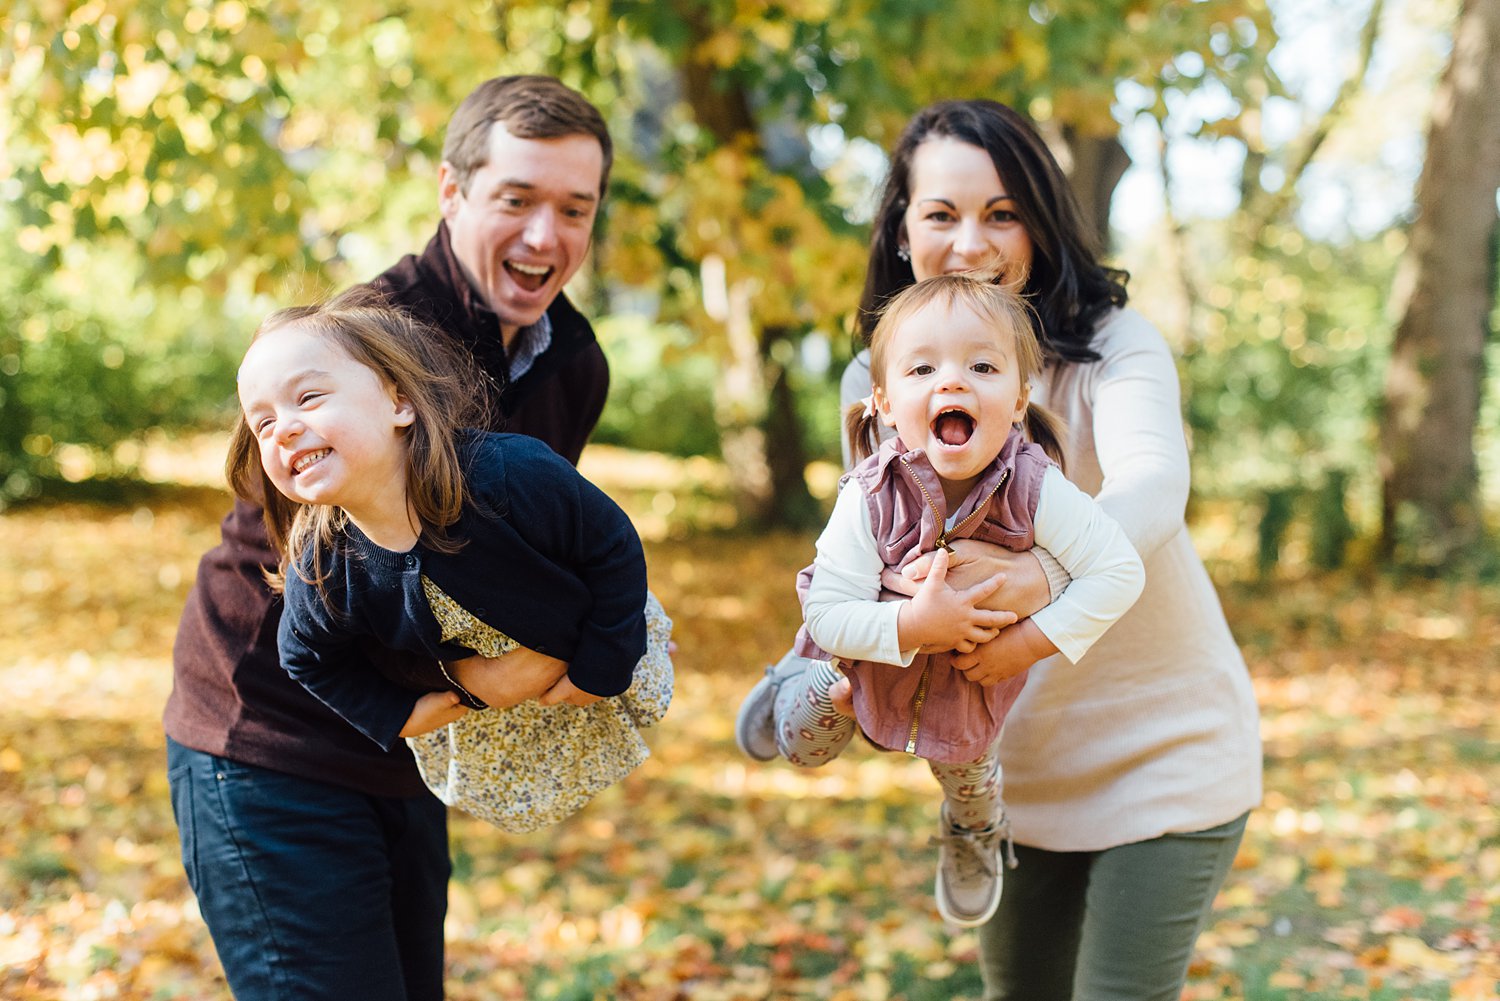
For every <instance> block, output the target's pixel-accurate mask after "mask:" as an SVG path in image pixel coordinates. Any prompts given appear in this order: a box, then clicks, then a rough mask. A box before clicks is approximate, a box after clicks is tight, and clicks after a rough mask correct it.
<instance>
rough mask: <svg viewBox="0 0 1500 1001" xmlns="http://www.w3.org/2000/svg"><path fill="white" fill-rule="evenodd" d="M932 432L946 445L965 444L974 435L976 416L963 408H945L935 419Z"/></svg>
mask: <svg viewBox="0 0 1500 1001" xmlns="http://www.w3.org/2000/svg"><path fill="white" fill-rule="evenodd" d="M932 433H933V435H934V436H935V437H936V438H937V440H938V441H940V442H942V443H943V444H944V445H963V444H965V443H966V442H968V440H969V439H970V438H972V437H973V436H974V418H973V417H970V416H969V415H968V414H966V413H964V412H963V411H962V410H944V411H943V412H942V413H940V414H938V415H937V417H936V418H935V419H934V420H933V422H932Z"/></svg>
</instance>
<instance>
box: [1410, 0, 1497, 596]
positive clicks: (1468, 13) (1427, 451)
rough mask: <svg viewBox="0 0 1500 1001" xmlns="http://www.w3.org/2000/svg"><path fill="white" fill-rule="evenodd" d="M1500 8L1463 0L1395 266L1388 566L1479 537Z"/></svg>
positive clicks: (1432, 564)
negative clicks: (1398, 287) (1398, 288)
mask: <svg viewBox="0 0 1500 1001" xmlns="http://www.w3.org/2000/svg"><path fill="white" fill-rule="evenodd" d="M1496 52H1500V0H1465V2H1464V4H1463V8H1462V10H1461V12H1460V14H1459V18H1458V25H1457V28H1456V29H1455V31H1454V37H1453V53H1452V55H1451V56H1450V57H1449V62H1448V67H1447V69H1446V70H1445V71H1444V73H1443V79H1442V82H1441V84H1440V85H1439V87H1438V90H1437V94H1436V97H1435V99H1434V104H1433V114H1432V124H1431V127H1430V130H1429V133H1428V139H1427V159H1426V161H1425V162H1424V163H1423V165H1422V176H1421V179H1420V180H1419V181H1418V182H1417V194H1416V209H1417V218H1416V222H1415V223H1414V224H1413V226H1412V232H1411V243H1410V245H1409V247H1408V249H1407V251H1406V255H1405V257H1404V258H1403V260H1402V271H1403V274H1402V280H1401V284H1402V286H1403V287H1406V288H1410V289H1411V297H1410V300H1409V302H1408V303H1407V306H1406V312H1405V315H1404V316H1403V317H1402V319H1401V323H1400V325H1399V326H1398V327H1397V329H1396V340H1395V345H1394V347H1393V350H1392V357H1391V362H1390V368H1389V370H1388V371H1387V373H1386V383H1385V406H1384V412H1383V414H1382V419H1381V456H1380V473H1381V481H1382V510H1381V537H1382V542H1383V546H1382V549H1383V552H1385V553H1386V558H1387V559H1388V560H1390V561H1393V562H1400V563H1416V564H1418V565H1421V566H1425V567H1427V568H1430V569H1437V568H1439V567H1441V566H1443V565H1444V564H1446V563H1447V562H1448V561H1449V560H1450V558H1452V557H1454V556H1456V555H1458V554H1460V553H1463V552H1465V551H1468V550H1469V549H1470V547H1472V546H1473V545H1474V543H1476V542H1477V541H1478V540H1479V538H1480V536H1481V533H1482V520H1481V517H1480V512H1479V496H1478V495H1479V490H1478V486H1479V476H1478V470H1477V465H1476V462H1475V458H1474V428H1475V425H1476V423H1477V420H1478V414H1479V399H1480V387H1481V385H1482V367H1483V350H1484V342H1485V338H1486V336H1487V334H1488V324H1489V315H1490V312H1491V310H1492V309H1493V307H1494V283H1493V279H1494V268H1495V233H1496V222H1497V220H1496V212H1495V190H1496V187H1497V186H1500V99H1497V97H1496V94H1497V93H1500V59H1497V58H1495V56H1494V53H1496Z"/></svg>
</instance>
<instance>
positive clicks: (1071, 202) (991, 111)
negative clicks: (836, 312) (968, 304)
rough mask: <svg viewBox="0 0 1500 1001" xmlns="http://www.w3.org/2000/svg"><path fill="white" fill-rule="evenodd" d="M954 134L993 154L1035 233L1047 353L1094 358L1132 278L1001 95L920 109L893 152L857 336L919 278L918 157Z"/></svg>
mask: <svg viewBox="0 0 1500 1001" xmlns="http://www.w3.org/2000/svg"><path fill="white" fill-rule="evenodd" d="M932 138H951V139H956V140H958V141H959V142H965V143H968V144H969V145H971V146H977V147H979V148H980V149H982V150H984V151H985V152H986V153H988V154H989V155H990V160H991V161H993V162H994V164H995V172H996V173H997V174H999V175H1000V183H1002V184H1003V185H1005V193H1006V194H1007V195H1009V196H1010V197H1011V198H1013V199H1014V200H1015V210H1016V214H1017V215H1018V216H1019V217H1020V220H1021V224H1022V225H1023V226H1025V227H1026V233H1027V235H1028V236H1030V237H1031V243H1032V260H1031V273H1030V275H1029V276H1028V278H1027V281H1026V287H1025V292H1026V297H1027V299H1028V300H1029V301H1030V303H1031V305H1032V307H1033V309H1034V310H1035V311H1036V317H1037V321H1036V322H1037V327H1036V334H1037V340H1038V341H1040V342H1041V345H1042V350H1043V351H1044V352H1046V354H1047V356H1048V357H1049V358H1062V359H1065V360H1067V361H1093V360H1095V359H1097V358H1098V357H1099V355H1098V353H1097V352H1096V351H1094V350H1093V348H1091V347H1090V346H1089V344H1090V342H1091V341H1092V340H1093V337H1094V328H1095V327H1096V326H1097V325H1098V323H1099V320H1100V319H1101V318H1102V317H1103V315H1104V314H1105V313H1107V312H1108V311H1109V310H1110V309H1112V308H1114V307H1116V306H1123V305H1125V302H1126V299H1127V295H1126V292H1125V282H1126V280H1127V279H1128V278H1129V276H1128V275H1127V274H1126V273H1125V272H1124V271H1121V270H1118V269H1116V268H1111V267H1106V266H1105V265H1103V264H1101V263H1100V261H1099V253H1100V251H1099V248H1098V246H1097V241H1096V239H1095V237H1094V235H1093V232H1092V230H1091V229H1090V228H1089V227H1087V226H1085V225H1084V222H1083V215H1082V212H1081V210H1080V209H1079V207H1078V200H1077V198H1076V197H1075V196H1074V194H1073V189H1072V188H1071V187H1069V185H1068V180H1067V178H1066V177H1065V176H1064V175H1063V172H1062V168H1061V167H1059V166H1058V165H1057V160H1056V159H1055V158H1054V157H1053V156H1052V151H1051V150H1049V149H1048V148H1047V144H1046V143H1044V142H1043V141H1042V137H1041V136H1040V135H1039V134H1038V133H1037V131H1036V128H1035V127H1034V126H1032V124H1031V123H1030V122H1028V121H1027V120H1026V119H1025V118H1023V117H1022V116H1021V115H1020V114H1018V113H1017V112H1015V111H1013V110H1012V109H1010V108H1008V107H1006V106H1005V105H1003V104H1000V103H999V102H997V101H983V100H974V101H940V102H938V103H937V104H932V105H929V106H928V107H926V108H924V109H923V110H922V111H920V112H918V113H917V115H916V117H915V118H913V119H912V120H911V121H910V122H909V123H907V126H906V128H905V130H903V131H902V133H901V138H900V139H898V140H896V148H895V149H894V150H892V151H891V166H890V172H889V174H888V175H887V176H886V181H885V189H884V191H883V192H882V193H881V197H880V209H879V211H878V212H877V213H876V216H875V232H874V235H873V237H872V238H871V241H870V265H869V268H868V270H867V271H866V272H865V289H864V292H863V294H861V296H860V301H859V333H860V337H861V338H862V339H863V340H864V342H865V343H866V344H868V343H869V340H870V334H871V332H872V331H874V329H875V323H876V321H877V320H878V319H879V317H880V311H881V310H882V309H884V308H885V304H886V302H887V301H889V299H890V297H891V296H893V295H894V294H896V293H897V292H899V291H901V290H902V289H903V288H905V287H906V286H908V285H910V284H912V283H913V282H914V281H916V276H915V275H914V274H913V272H912V267H911V263H910V262H909V261H904V260H902V259H901V258H900V257H899V256H897V253H896V251H897V250H898V249H899V248H900V246H901V235H902V234H901V228H902V223H903V220H904V218H905V215H906V208H907V198H908V196H909V194H910V192H911V172H912V158H913V156H914V155H915V153H916V150H917V147H918V146H920V145H922V143H924V142H926V141H927V140H928V139H932Z"/></svg>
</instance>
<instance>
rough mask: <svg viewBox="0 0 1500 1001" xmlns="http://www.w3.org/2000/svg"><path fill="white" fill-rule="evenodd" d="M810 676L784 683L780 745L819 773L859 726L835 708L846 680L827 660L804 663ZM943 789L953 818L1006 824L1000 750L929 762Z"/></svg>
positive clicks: (972, 824) (974, 826)
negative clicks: (834, 691) (833, 694)
mask: <svg viewBox="0 0 1500 1001" xmlns="http://www.w3.org/2000/svg"><path fill="white" fill-rule="evenodd" d="M803 663H805V664H806V665H807V669H806V670H805V671H801V672H798V673H796V674H794V675H792V676H791V677H789V678H787V679H786V680H785V681H783V682H782V684H781V688H780V689H779V690H778V691H777V693H776V745H777V748H778V749H779V750H780V751H781V756H782V757H784V758H786V759H787V760H788V761H790V762H791V763H792V764H794V765H800V766H801V767H803V768H816V767H818V766H819V765H824V764H827V763H828V762H830V761H832V760H833V759H834V758H836V757H838V756H839V754H841V753H842V752H843V750H844V748H845V747H847V746H848V744H849V739H850V738H851V737H853V736H854V729H855V722H854V720H852V719H850V718H849V717H848V716H844V715H842V714H841V713H839V712H838V711H837V710H836V709H834V708H833V701H832V700H831V699H830V698H829V697H828V690H829V689H830V688H832V687H833V685H834V684H835V683H836V682H837V681H839V679H840V678H842V677H843V675H842V674H841V673H840V672H839V671H838V670H837V669H836V668H835V667H834V666H833V665H832V664H830V663H828V662H827V661H825V660H804V661H803ZM927 767H929V768H931V769H932V774H933V776H934V777H935V778H936V779H937V780H938V784H939V785H941V786H942V787H943V798H944V799H945V800H946V801H947V803H948V817H949V819H950V820H951V821H952V822H953V823H955V824H957V825H959V826H960V827H967V828H969V829H971V830H982V829H984V828H987V827H989V826H990V825H991V824H996V823H998V822H999V821H1000V818H1001V816H1002V814H1003V813H1004V804H1003V803H1002V802H1001V799H1000V759H999V755H998V754H997V753H996V751H995V749H994V748H991V749H990V750H988V751H986V752H985V754H984V755H983V756H982V757H980V758H979V759H978V760H976V761H970V762H968V763H966V764H957V765H955V764H949V763H947V762H943V761H928V762H927Z"/></svg>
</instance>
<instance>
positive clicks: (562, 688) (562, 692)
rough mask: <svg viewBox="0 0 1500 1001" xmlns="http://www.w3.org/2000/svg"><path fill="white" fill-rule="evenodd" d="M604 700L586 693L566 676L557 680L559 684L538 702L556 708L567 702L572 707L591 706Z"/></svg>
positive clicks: (544, 694)
mask: <svg viewBox="0 0 1500 1001" xmlns="http://www.w3.org/2000/svg"><path fill="white" fill-rule="evenodd" d="M602 698H604V696H602V695H590V694H589V693H588V692H585V691H584V690H583V689H582V688H579V687H578V686H577V685H575V684H573V682H571V681H569V680H568V676H567V675H566V674H565V675H563V676H562V677H561V678H558V679H557V684H555V685H553V686H552V687H551V688H549V689H547V691H546V692H544V693H542V697H541V698H539V699H537V701H538V702H540V703H541V704H542V705H544V706H555V705H557V704H558V703H559V702H566V703H568V704H569V705H572V706H591V705H593V704H594V703H595V702H598V701H599V700H600V699H602Z"/></svg>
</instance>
